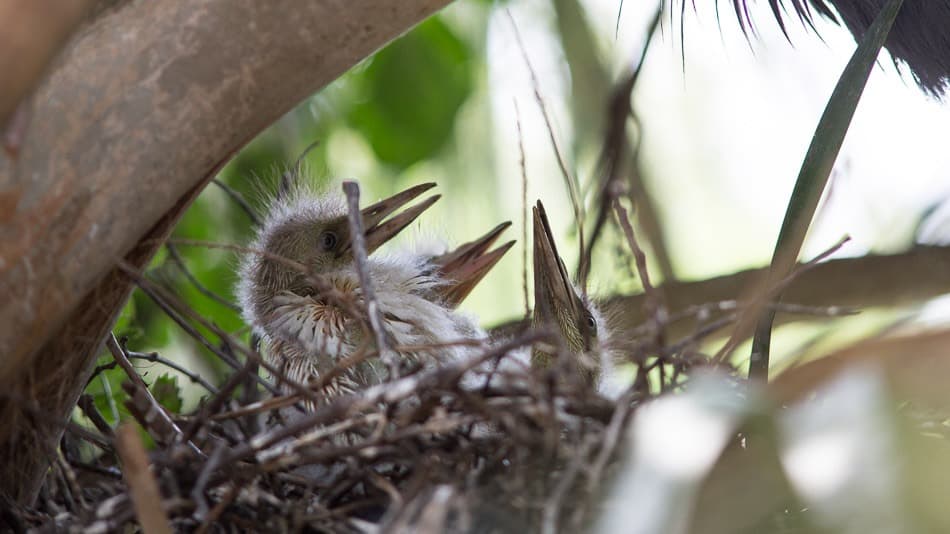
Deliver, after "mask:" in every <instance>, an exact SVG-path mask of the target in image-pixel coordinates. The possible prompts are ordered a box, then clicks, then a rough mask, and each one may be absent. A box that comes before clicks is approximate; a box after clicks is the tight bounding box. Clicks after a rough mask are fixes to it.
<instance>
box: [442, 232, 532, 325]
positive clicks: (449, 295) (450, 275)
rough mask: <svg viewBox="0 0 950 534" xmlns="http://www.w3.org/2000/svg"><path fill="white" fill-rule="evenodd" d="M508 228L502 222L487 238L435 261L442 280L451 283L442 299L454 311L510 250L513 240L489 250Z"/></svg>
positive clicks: (443, 290) (444, 290)
mask: <svg viewBox="0 0 950 534" xmlns="http://www.w3.org/2000/svg"><path fill="white" fill-rule="evenodd" d="M509 226H511V222H510V221H507V222H503V223H501V224H499V225H498V226H496V227H495V228H493V229H492V230H491V231H490V232H488V233H487V234H485V235H484V236H482V237H480V238H478V239H476V240H474V241H471V242H468V243H465V244H464V245H460V246H459V247H458V248H456V249H455V250H451V251H449V252H446V253H445V254H442V255H441V256H436V257H435V258H433V259H432V262H433V263H434V264H435V265H436V266H437V267H438V272H439V274H440V275H441V277H442V278H443V279H445V280H446V281H447V282H448V283H447V284H446V285H445V286H443V288H442V297H443V299H444V300H445V302H446V304H448V305H449V306H451V307H452V308H455V307H457V306H458V305H459V304H461V303H462V301H463V300H465V297H467V296H468V294H469V293H471V292H472V290H473V289H475V286H476V285H478V283H479V282H480V281H481V280H482V278H484V277H485V275H486V274H488V271H490V270H491V269H492V267H494V266H495V264H496V263H498V261H499V260H500V259H501V258H502V256H504V255H505V253H506V252H508V250H509V249H511V247H512V246H513V245H514V244H515V242H514V241H509V242H507V243H505V244H503V245H501V246H500V247H498V248H496V249H494V250H492V251H489V250H488V249H489V248H491V246H492V244H494V243H495V241H497V240H498V236H500V235H501V233H502V232H504V231H505V230H506V229H507V228H508V227H509Z"/></svg>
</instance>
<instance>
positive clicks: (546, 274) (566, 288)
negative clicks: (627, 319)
mask: <svg viewBox="0 0 950 534" xmlns="http://www.w3.org/2000/svg"><path fill="white" fill-rule="evenodd" d="M532 218H533V223H534V247H533V252H534V313H533V316H532V326H533V327H534V328H539V329H540V328H550V329H552V330H553V331H554V332H556V333H557V334H558V335H559V337H560V340H561V341H562V342H563V344H564V348H565V349H566V350H567V353H568V354H569V355H571V356H573V357H574V361H573V366H574V368H575V369H576V371H577V373H578V376H579V378H580V379H581V381H582V382H583V383H586V384H587V385H590V386H593V387H596V389H597V390H598V391H599V392H600V393H602V394H604V395H607V396H611V397H612V396H615V394H616V393H617V391H616V386H615V384H614V383H613V379H614V377H613V365H612V359H611V351H610V349H609V347H610V339H609V338H610V331H609V329H608V328H606V325H605V322H604V318H603V315H602V314H601V313H600V311H599V309H598V308H597V306H596V304H595V303H594V302H593V301H592V300H590V299H589V298H588V296H587V294H586V292H585V291H583V290H581V289H579V288H577V287H576V286H574V284H572V283H571V278H570V275H569V274H568V272H567V268H566V267H565V266H564V261H563V260H562V259H561V256H560V255H559V254H558V252H557V245H556V244H555V242H554V234H553V232H552V231H551V224H550V223H549V222H548V217H547V213H545V211H544V205H543V204H541V201H540V200H539V201H538V203H537V204H536V205H535V206H534V207H533V208H532ZM555 358H556V352H552V351H550V350H547V349H545V348H544V347H535V348H534V349H533V350H532V352H531V365H532V367H535V368H541V369H544V368H548V367H551V366H552V365H554V364H555Z"/></svg>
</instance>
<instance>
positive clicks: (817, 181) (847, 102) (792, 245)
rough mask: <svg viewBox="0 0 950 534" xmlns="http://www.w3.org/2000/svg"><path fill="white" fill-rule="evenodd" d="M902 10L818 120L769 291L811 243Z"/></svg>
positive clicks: (755, 344) (752, 369)
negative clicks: (852, 129) (807, 236)
mask: <svg viewBox="0 0 950 534" xmlns="http://www.w3.org/2000/svg"><path fill="white" fill-rule="evenodd" d="M902 5H903V0H890V1H889V2H888V3H887V5H885V6H884V7H883V8H882V9H881V12H880V13H878V16H877V18H876V19H875V20H874V23H873V24H872V25H871V27H870V28H869V29H868V32H867V33H866V34H865V35H864V38H863V39H861V42H860V44H859V45H858V49H857V50H855V52H854V55H852V56H851V60H850V61H848V65H847V66H846V67H845V69H844V72H842V73H841V78H840V79H839V80H838V84H837V85H836V86H835V90H834V92H833V93H832V94H831V98H830V99H829V100H828V104H827V105H826V106H825V112H824V113H823V114H822V116H821V120H819V121H818V127H817V128H816V129H815V135H814V136H813V138H812V141H811V145H810V146H809V147H808V153H807V154H806V155H805V161H804V162H803V163H802V168H801V171H799V174H798V180H797V181H796V182H795V189H794V190H793V191H792V196H791V198H790V199H789V201H788V208H787V210H786V212H785V219H784V221H783V222H782V229H781V230H780V231H779V236H778V241H777V242H776V244H775V251H774V252H773V253H772V264H771V268H770V273H769V284H768V287H775V285H777V283H778V282H780V281H781V280H783V279H785V278H786V277H787V276H788V275H789V274H790V273H791V271H792V269H793V268H794V266H795V262H796V260H797V259H798V254H799V253H800V252H801V248H802V243H803V242H804V241H805V234H806V233H807V232H808V227H809V225H811V220H812V218H813V217H814V215H815V210H816V209H817V208H818V201H819V200H820V199H821V194H822V192H823V191H824V189H825V185H826V184H827V183H828V177H829V176H830V175H831V170H832V168H833V167H834V163H835V160H836V159H837V157H838V152H839V151H840V150H841V144H842V143H843V142H844V136H845V134H846V133H847V132H848V127H849V126H850V125H851V119H852V118H853V117H854V112H855V109H857V107H858V101H859V100H860V99H861V93H863V92H864V87H865V85H866V84H867V81H868V77H869V76H870V75H871V69H872V68H874V63H875V61H876V60H877V56H878V54H879V53H880V51H881V47H882V46H884V41H885V40H886V39H887V34H888V33H889V32H890V30H891V26H892V25H893V24H894V20H895V19H896V18H897V14H898V13H899V12H900V8H901V6H902ZM777 299H778V297H776V300H777ZM774 319H775V311H774V308H771V307H770V308H769V309H768V310H767V311H765V312H763V313H762V317H761V319H760V320H759V323H758V325H757V326H756V329H755V337H754V338H753V341H752V355H751V357H750V364H749V377H750V378H760V379H765V378H767V377H768V369H769V342H770V338H771V332H772V322H773V320H774Z"/></svg>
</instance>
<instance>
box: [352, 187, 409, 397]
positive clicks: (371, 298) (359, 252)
mask: <svg viewBox="0 0 950 534" xmlns="http://www.w3.org/2000/svg"><path fill="white" fill-rule="evenodd" d="M343 192H344V193H345V194H346V200H347V206H348V208H349V209H348V210H347V219H348V220H349V223H350V240H351V241H352V246H351V248H352V249H353V261H354V263H355V264H356V272H357V273H358V274H359V279H360V290H361V292H362V294H363V302H364V304H365V305H366V316H367V317H368V318H369V324H370V327H371V329H372V331H373V336H374V339H375V340H376V350H378V351H379V357H380V360H382V361H383V363H385V364H386V366H387V367H388V368H389V377H390V379H396V378H399V359H398V357H397V356H396V354H394V353H392V351H390V350H389V343H388V342H387V341H386V330H385V329H384V328H383V313H382V310H380V309H379V302H378V301H377V300H376V292H375V291H374V289H373V282H372V280H370V276H369V270H368V269H367V268H366V261H367V253H366V234H365V230H364V228H363V217H362V215H360V186H359V184H357V183H356V182H353V181H349V180H347V181H345V182H343Z"/></svg>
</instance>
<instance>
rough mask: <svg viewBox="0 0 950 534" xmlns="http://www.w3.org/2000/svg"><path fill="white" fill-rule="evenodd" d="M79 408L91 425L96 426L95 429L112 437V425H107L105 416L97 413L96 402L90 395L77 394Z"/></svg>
mask: <svg viewBox="0 0 950 534" xmlns="http://www.w3.org/2000/svg"><path fill="white" fill-rule="evenodd" d="M78 405H79V409H80V410H82V413H83V414H85V416H86V417H88V418H89V420H90V421H91V422H92V425H93V426H95V427H96V430H98V431H99V432H102V435H104V436H108V437H110V438H111V437H113V434H114V432H113V430H112V427H111V426H109V423H107V422H106V420H105V418H103V417H102V414H101V413H99V410H98V409H97V408H96V403H95V401H93V399H92V395H89V394H87V393H83V394H82V395H80V396H79V403H78Z"/></svg>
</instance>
